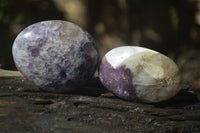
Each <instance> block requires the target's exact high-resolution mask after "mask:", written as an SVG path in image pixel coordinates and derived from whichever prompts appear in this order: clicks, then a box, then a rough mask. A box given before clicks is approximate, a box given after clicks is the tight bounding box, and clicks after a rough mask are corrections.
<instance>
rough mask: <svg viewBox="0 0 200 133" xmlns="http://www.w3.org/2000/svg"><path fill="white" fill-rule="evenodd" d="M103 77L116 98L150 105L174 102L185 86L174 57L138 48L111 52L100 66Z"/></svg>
mask: <svg viewBox="0 0 200 133" xmlns="http://www.w3.org/2000/svg"><path fill="white" fill-rule="evenodd" d="M99 77H100V80H101V82H102V83H103V85H104V86H105V87H106V88H107V89H108V90H110V91H111V92H113V93H114V94H115V95H116V96H118V97H120V98H122V99H126V100H133V101H141V102H147V103H155V102H160V101H164V100H167V99H170V98H171V97H173V96H175V95H176V94H177V93H178V92H179V90H180V87H181V76H180V72H179V69H178V67H177V65H176V64H175V63H174V62H173V61H172V60H171V59H170V58H168V57H166V56H165V55H163V54H161V53H159V52H156V51H153V50H150V49H147V48H142V47H136V46H123V47H118V48H114V49H112V50H111V51H109V52H108V53H107V54H106V55H105V56H104V57H103V59H102V62H101V64H100V68H99Z"/></svg>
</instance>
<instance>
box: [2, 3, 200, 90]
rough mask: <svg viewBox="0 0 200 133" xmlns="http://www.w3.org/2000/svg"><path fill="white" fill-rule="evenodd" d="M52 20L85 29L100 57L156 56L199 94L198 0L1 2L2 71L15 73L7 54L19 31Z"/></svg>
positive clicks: (199, 44)
mask: <svg viewBox="0 0 200 133" xmlns="http://www.w3.org/2000/svg"><path fill="white" fill-rule="evenodd" d="M52 19H60V20H67V21H71V22H74V23H76V24H78V25H80V26H81V27H83V28H84V29H86V30H87V31H88V32H89V33H90V34H91V35H92V36H93V37H94V38H95V40H96V43H97V46H98V49H99V53H100V57H102V56H103V55H104V54H105V53H106V52H107V51H109V50H110V49H112V48H114V47H118V46H123V45H136V46H143V47H147V48H151V49H154V50H157V51H159V52H161V53H163V54H165V55H167V56H169V57H170V58H172V59H173V60H175V62H176V63H177V64H178V66H179V68H180V70H181V72H182V74H183V77H184V78H186V79H188V80H189V81H190V82H192V84H193V85H194V86H195V88H197V89H199V88H200V71H199V69H200V54H199V52H200V0H0V68H3V69H8V70H15V69H16V68H15V65H14V62H13V59H12V53H11V50H12V44H13V41H14V39H15V37H16V36H17V34H18V33H19V32H20V31H21V30H23V29H24V28H25V27H27V26H28V25H30V24H33V23H35V22H39V21H43V20H52Z"/></svg>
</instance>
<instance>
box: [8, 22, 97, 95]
mask: <svg viewBox="0 0 200 133" xmlns="http://www.w3.org/2000/svg"><path fill="white" fill-rule="evenodd" d="M12 53H13V58H14V61H15V64H16V67H17V68H18V70H19V71H20V72H21V73H22V74H23V75H24V76H25V77H26V78H28V79H29V80H31V81H32V82H34V83H35V84H36V85H37V86H38V87H39V88H40V89H42V90H45V91H53V92H68V91H71V90H73V89H75V88H77V87H79V86H81V85H83V84H85V83H86V82H87V81H88V80H89V79H90V78H91V77H92V76H93V74H94V72H95V70H96V67H97V63H98V52H97V50H96V46H95V42H94V41H93V39H92V37H91V36H90V35H89V34H88V33H87V32H86V31H84V30H83V29H82V28H80V27H79V26H77V25H75V24H73V23H70V22H66V21H61V20H50V21H43V22H39V23H35V24H33V25H30V26H29V27H27V28H26V29H24V30H23V31H22V32H21V33H20V34H19V35H18V36H17V38H16V39H15V41H14V44H13V49H12Z"/></svg>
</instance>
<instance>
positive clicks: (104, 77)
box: [99, 57, 138, 101]
mask: <svg viewBox="0 0 200 133" xmlns="http://www.w3.org/2000/svg"><path fill="white" fill-rule="evenodd" d="M99 77H100V80H101V82H102V83H103V84H104V86H105V87H106V88H107V89H108V90H109V91H111V92H112V93H114V94H115V95H116V96H118V97H120V98H123V99H126V100H134V101H137V100H138V98H137V96H136V95H135V86H134V84H133V82H132V75H131V73H130V70H129V69H128V68H126V67H125V66H120V67H118V68H113V67H112V66H111V64H110V63H109V62H108V61H107V60H106V57H104V58H103V59H102V62H101V64H100V67H99Z"/></svg>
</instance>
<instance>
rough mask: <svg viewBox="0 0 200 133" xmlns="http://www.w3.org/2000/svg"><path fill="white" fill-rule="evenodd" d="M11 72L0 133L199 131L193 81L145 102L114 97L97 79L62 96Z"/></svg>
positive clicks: (1, 88) (0, 106) (0, 79)
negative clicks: (157, 99)
mask: <svg viewBox="0 0 200 133" xmlns="http://www.w3.org/2000/svg"><path fill="white" fill-rule="evenodd" d="M11 73H12V72H11ZM11 73H10V72H9V76H5V73H4V76H2V75H3V74H2V73H0V133H23V132H29V133H38V132H45V133H50V132H58V133H66V132H67V133H78V132H84V133H121V132H122V133H133V132H134V133H137V132H144V133H170V132H171V133H198V132H200V113H199V112H200V103H199V101H198V99H197V97H196V95H194V94H193V93H192V89H191V86H190V85H189V84H188V82H183V84H184V85H183V89H182V91H180V93H178V95H176V96H175V97H174V98H172V99H170V100H168V101H164V102H161V103H156V104H145V103H136V102H131V101H125V100H122V99H119V98H117V97H115V96H114V95H112V94H111V93H110V92H108V91H107V90H106V89H105V88H104V87H103V86H102V85H101V83H100V81H99V79H98V78H94V79H93V80H91V81H90V82H89V83H88V84H87V85H86V86H84V87H82V88H80V89H79V90H76V91H74V92H72V93H68V94H58V93H49V92H42V91H40V90H39V89H38V88H37V87H36V86H35V85H34V84H32V83H31V82H29V81H28V80H26V79H25V78H24V77H23V76H20V75H13V76H12V74H11ZM10 74H11V75H10Z"/></svg>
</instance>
